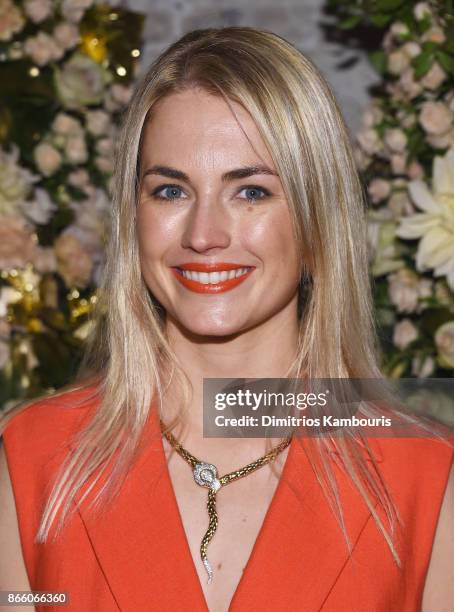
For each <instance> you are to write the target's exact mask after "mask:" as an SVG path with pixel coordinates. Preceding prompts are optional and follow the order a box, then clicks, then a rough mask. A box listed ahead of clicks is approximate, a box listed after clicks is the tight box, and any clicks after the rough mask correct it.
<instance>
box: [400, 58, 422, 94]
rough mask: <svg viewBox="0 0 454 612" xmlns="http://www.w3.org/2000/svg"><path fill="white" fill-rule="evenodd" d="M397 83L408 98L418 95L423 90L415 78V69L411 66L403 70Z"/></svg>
mask: <svg viewBox="0 0 454 612" xmlns="http://www.w3.org/2000/svg"><path fill="white" fill-rule="evenodd" d="M399 85H400V87H401V88H402V90H403V91H404V92H405V94H406V96H407V98H409V99H410V100H411V99H412V98H416V96H419V94H420V93H421V92H422V91H423V87H422V85H421V83H420V82H419V81H416V80H415V71H414V69H413V67H412V66H409V67H408V68H406V69H405V70H404V71H403V73H402V74H401V76H400V79H399Z"/></svg>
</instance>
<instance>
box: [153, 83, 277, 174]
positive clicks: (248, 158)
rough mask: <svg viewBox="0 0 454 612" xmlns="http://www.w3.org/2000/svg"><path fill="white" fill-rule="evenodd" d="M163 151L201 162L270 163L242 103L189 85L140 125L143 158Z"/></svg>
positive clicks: (190, 160) (212, 163)
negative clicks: (188, 88) (142, 129)
mask: <svg viewBox="0 0 454 612" xmlns="http://www.w3.org/2000/svg"><path fill="white" fill-rule="evenodd" d="M162 155H164V156H168V157H173V158H175V159H180V160H182V161H183V160H184V159H186V160H187V162H188V163H192V164H202V165H204V166H207V165H210V164H211V165H213V166H215V167H216V166H218V165H220V164H221V165H222V166H223V167H224V166H225V165H226V164H227V165H228V164H238V162H240V163H248V164H251V163H259V162H261V163H265V164H267V165H268V166H270V167H273V162H272V159H271V156H270V155H269V153H268V150H267V147H266V145H265V143H264V141H263V139H262V137H261V135H260V132H259V130H258V128H257V126H256V124H255V122H254V120H253V119H252V117H251V115H250V114H249V113H248V111H247V110H246V109H245V108H244V107H242V106H241V105H240V104H238V103H237V102H234V101H230V100H229V103H227V102H226V101H225V100H224V99H223V98H222V97H221V96H213V95H211V94H209V93H207V92H205V91H200V90H192V89H191V90H187V91H184V92H181V93H175V94H171V95H169V96H167V97H166V98H164V99H162V100H160V101H159V102H158V103H157V104H156V105H155V107H154V108H153V112H152V113H151V115H150V117H149V119H148V120H147V122H146V124H145V126H144V139H143V147H142V158H143V161H144V162H145V161H146V162H147V163H151V162H153V161H155V158H157V157H161V156H162Z"/></svg>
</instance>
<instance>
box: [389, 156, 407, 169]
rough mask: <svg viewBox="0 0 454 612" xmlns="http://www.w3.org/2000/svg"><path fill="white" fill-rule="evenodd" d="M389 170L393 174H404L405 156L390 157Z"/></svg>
mask: <svg viewBox="0 0 454 612" xmlns="http://www.w3.org/2000/svg"><path fill="white" fill-rule="evenodd" d="M390 161H391V169H392V171H393V173H394V174H404V172H405V168H406V165H407V156H406V154H401V153H395V154H394V155H391V160H390Z"/></svg>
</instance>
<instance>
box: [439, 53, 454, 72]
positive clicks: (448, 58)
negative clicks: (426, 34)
mask: <svg viewBox="0 0 454 612" xmlns="http://www.w3.org/2000/svg"><path fill="white" fill-rule="evenodd" d="M436 57H437V60H438V61H439V63H440V66H441V67H442V68H444V69H445V70H446V72H447V73H448V74H452V75H454V57H453V56H452V55H448V53H445V52H444V51H437V53H436Z"/></svg>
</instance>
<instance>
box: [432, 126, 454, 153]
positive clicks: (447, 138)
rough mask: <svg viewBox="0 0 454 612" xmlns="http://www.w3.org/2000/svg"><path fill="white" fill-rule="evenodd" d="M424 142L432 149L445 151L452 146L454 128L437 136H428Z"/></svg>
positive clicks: (453, 143)
mask: <svg viewBox="0 0 454 612" xmlns="http://www.w3.org/2000/svg"><path fill="white" fill-rule="evenodd" d="M426 140H427V142H428V143H429V144H430V146H431V147H433V148H434V149H447V148H448V147H451V146H454V128H451V129H450V130H448V131H447V132H445V133H444V134H440V135H439V136H438V135H436V134H432V135H428V136H427V137H426Z"/></svg>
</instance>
